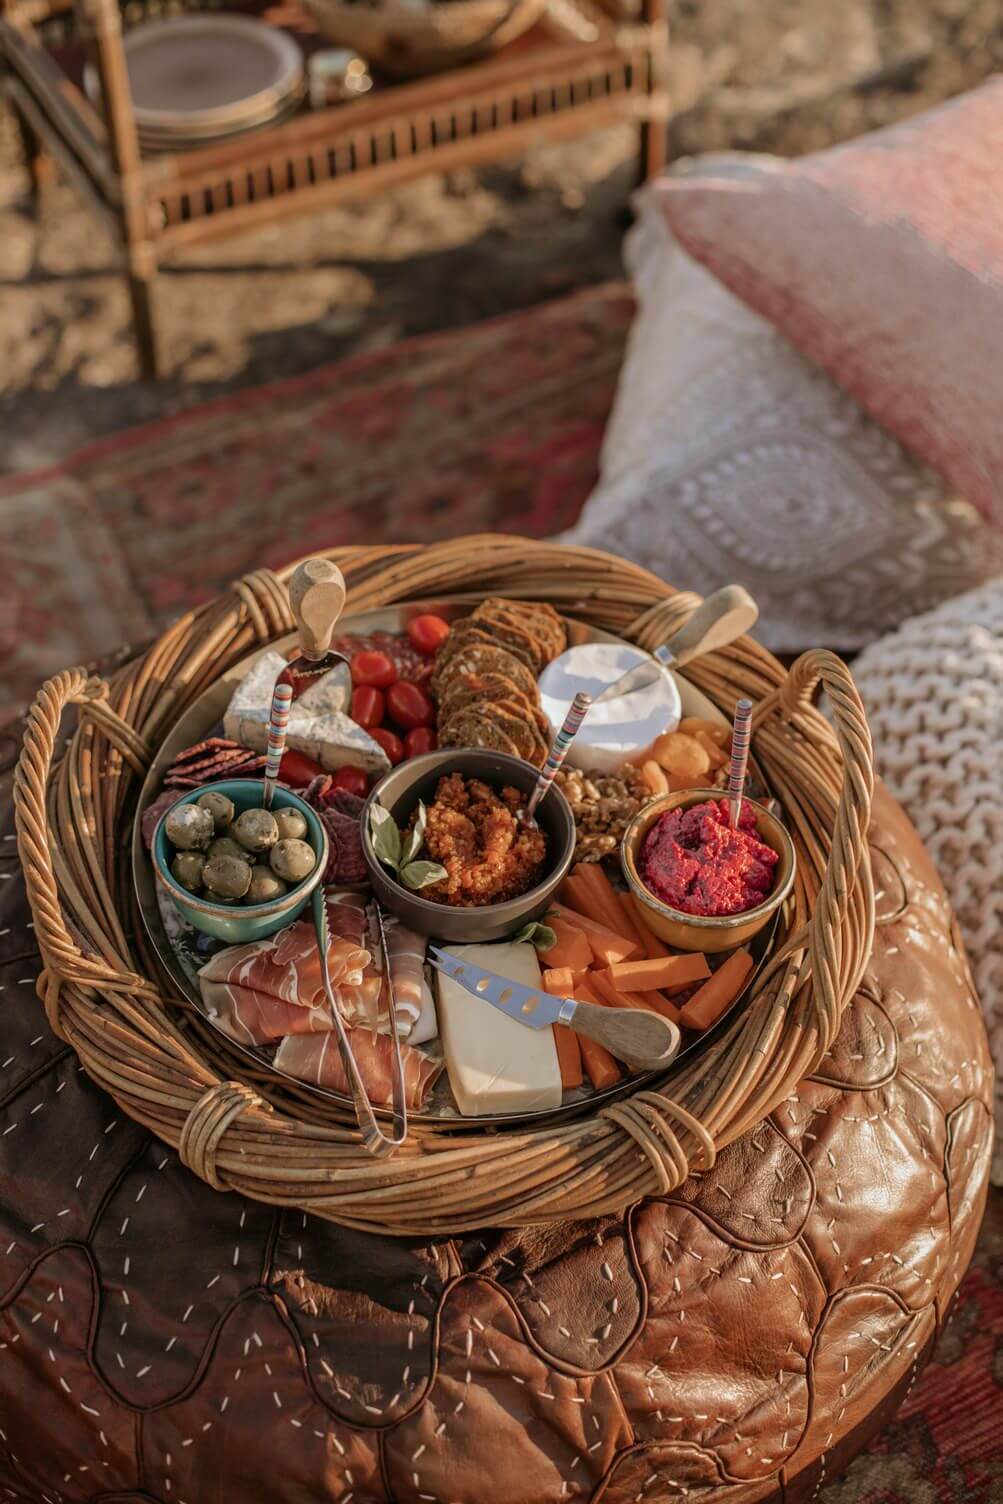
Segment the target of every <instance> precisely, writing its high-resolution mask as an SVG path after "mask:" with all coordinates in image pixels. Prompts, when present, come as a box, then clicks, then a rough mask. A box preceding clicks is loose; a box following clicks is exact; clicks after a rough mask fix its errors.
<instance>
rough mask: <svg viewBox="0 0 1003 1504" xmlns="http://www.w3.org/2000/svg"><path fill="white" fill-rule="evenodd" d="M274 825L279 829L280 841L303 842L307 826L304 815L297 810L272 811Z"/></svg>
mask: <svg viewBox="0 0 1003 1504" xmlns="http://www.w3.org/2000/svg"><path fill="white" fill-rule="evenodd" d="M274 814H275V823H276V825H277V826H278V827H279V840H280V841H290V840H296V841H303V840H305V839H306V833H307V830H308V829H309V826H308V825H307V823H306V815H304V814H303V812H302V811H301V810H298V809H277V810H275V811H274Z"/></svg>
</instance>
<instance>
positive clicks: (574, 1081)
mask: <svg viewBox="0 0 1003 1504" xmlns="http://www.w3.org/2000/svg"><path fill="white" fill-rule="evenodd" d="M553 1030H554V1043H555V1044H556V1046H557V1064H558V1066H559V1067H560V1072H561V1085H562V1086H563V1087H564V1089H565V1091H569V1090H570V1089H571V1088H572V1087H575V1086H581V1084H582V1080H583V1076H582V1051H581V1045H580V1043H579V1040H578V1035H577V1034H576V1033H575V1031H574V1029H569V1028H568V1026H567V1024H554V1025H553Z"/></svg>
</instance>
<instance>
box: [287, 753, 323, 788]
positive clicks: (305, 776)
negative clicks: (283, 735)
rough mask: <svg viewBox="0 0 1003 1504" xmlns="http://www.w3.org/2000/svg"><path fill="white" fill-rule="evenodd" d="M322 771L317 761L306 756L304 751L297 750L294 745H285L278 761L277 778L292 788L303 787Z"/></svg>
mask: <svg viewBox="0 0 1003 1504" xmlns="http://www.w3.org/2000/svg"><path fill="white" fill-rule="evenodd" d="M323 771H324V769H323V768H322V767H321V765H320V763H319V762H314V760H313V758H312V757H307V755H306V753H305V752H298V751H297V750H296V748H295V747H287V748H286V750H285V751H284V752H283V754H282V761H281V762H280V763H279V778H280V779H281V780H282V782H283V783H288V784H289V786H290V788H294V789H305V788H306V786H307V784H308V783H312V782H313V780H314V779H315V778H319V777H320V775H321V773H323Z"/></svg>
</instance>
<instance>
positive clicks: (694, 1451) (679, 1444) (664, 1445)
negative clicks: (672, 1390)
mask: <svg viewBox="0 0 1003 1504" xmlns="http://www.w3.org/2000/svg"><path fill="white" fill-rule="evenodd" d="M667 1451H672V1452H676V1453H686V1452H688V1453H689V1454H690V1455H691V1456H694V1457H702V1458H705V1459H706V1460H707V1461H708V1462H709V1463H710V1465H711V1466H712V1467H713V1468H714V1469H715V1471H716V1472H717V1475H718V1481H719V1482H721V1483H734V1482H738V1483H742V1484H748V1482H749V1481H750V1480H749V1479H747V1478H740V1479H734V1478H731V1477H729V1476H728V1474H727V1473H726V1472H725V1470H724V1468H723V1467H722V1465H721V1459H720V1457H718V1456H717V1454H716V1453H715V1452H710V1451H708V1450H707V1448H706V1447H702V1446H700V1444H699V1442H695V1441H638V1442H635V1443H634V1445H633V1446H629V1447H624V1449H623V1451H622V1452H618V1453H617V1454H616V1456H615V1457H614V1458H613V1461H612V1462H611V1463H610V1464H609V1466H608V1467H607V1469H606V1471H605V1473H604V1474H603V1476H602V1477H601V1478H600V1479H599V1482H598V1483H597V1484H596V1486H595V1488H594V1489H593V1490H592V1493H591V1494H590V1495H589V1504H599V1500H600V1499H601V1498H602V1496H603V1494H604V1493H605V1492H606V1490H607V1488H608V1487H609V1485H610V1483H611V1482H612V1481H613V1478H614V1475H615V1474H616V1472H617V1470H618V1469H619V1467H620V1465H621V1463H623V1462H626V1461H628V1460H629V1459H630V1458H631V1457H644V1456H646V1455H648V1454H650V1453H652V1452H667ZM658 1460H660V1459H654V1461H655V1462H656V1464H657V1461H658ZM756 1481H757V1482H761V1481H762V1480H761V1479H757V1480H756ZM701 1486H702V1485H701ZM652 1504H658V1501H657V1499H656V1498H655V1496H654V1495H653V1496H652Z"/></svg>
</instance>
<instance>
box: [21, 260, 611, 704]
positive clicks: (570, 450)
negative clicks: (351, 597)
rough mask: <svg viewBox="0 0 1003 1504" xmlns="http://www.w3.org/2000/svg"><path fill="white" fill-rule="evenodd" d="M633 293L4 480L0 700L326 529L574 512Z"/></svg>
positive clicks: (373, 359) (241, 403) (393, 352)
mask: <svg viewBox="0 0 1003 1504" xmlns="http://www.w3.org/2000/svg"><path fill="white" fill-rule="evenodd" d="M632 314H633V301H632V298H631V295H630V292H629V290H628V289H627V288H626V287H625V286H624V285H621V284H612V285H608V286H604V287H596V288H590V289H588V290H586V291H585V292H582V293H578V294H576V295H574V296H572V297H570V298H565V299H561V300H559V301H556V302H552V303H547V304H544V305H542V306H539V307H535V308H532V309H529V310H527V311H524V312H521V313H517V314H513V315H508V316H506V317H504V318H500V319H492V320H489V321H487V322H485V323H482V324H477V325H473V326H471V327H469V328H465V329H460V330H454V331H450V332H448V333H446V334H437V335H432V336H426V337H424V338H420V339H414V340H408V341H406V342H404V343H402V344H399V345H395V346H393V347H392V348H390V349H388V350H381V351H376V352H373V353H370V354H366V355H361V356H357V357H354V358H353V359H350V360H347V361H343V362H340V363H338V364H336V365H331V366H326V367H324V368H322V369H321V370H318V371H315V372H312V373H311V374H310V375H309V376H305V377H300V378H296V379H294V380H291V381H285V382H282V383H277V384H275V385H271V386H266V387H260V388H257V389H256V390H253V391H249V392H245V393H242V394H240V395H237V396H232V397H227V398H224V399H222V400H220V401H217V402H213V403H210V404H209V405H208V406H205V407H201V408H198V409H195V410H193V411H191V412H188V413H185V414H184V415H182V416H180V417H177V418H172V419H167V420H164V421H162V422H159V423H154V424H150V425H147V426H144V427H142V428H137V429H134V430H133V431H131V432H128V433H124V434H121V435H119V436H116V437H115V438H112V439H109V440H105V441H102V442H101V443H96V444H93V445H91V446H89V447H88V448H86V449H84V450H82V451H81V452H80V453H78V454H76V455H75V456H73V457H72V458H71V459H69V460H68V461H66V462H65V463H64V464H61V465H59V466H56V467H53V468H51V469H48V470H43V471H37V472H35V473H33V474H30V475H18V476H14V477H12V478H11V479H9V480H6V481H2V482H0V563H2V565H3V568H4V575H5V585H6V587H7V591H8V593H6V594H5V595H4V596H3V598H2V599H0V650H2V661H0V706H7V707H11V706H13V705H14V704H16V703H18V702H21V701H24V700H26V699H28V698H29V697H30V696H31V695H32V693H33V692H34V690H35V688H36V687H37V684H38V681H39V680H40V679H42V678H44V677H45V675H46V674H48V673H50V672H52V671H53V670H55V669H57V668H62V667H63V666H65V665H66V664H68V663H72V662H80V661H89V660H90V659H93V658H97V657H99V656H101V655H102V654H104V653H106V652H108V651H110V650H113V649H114V648H116V647H117V646H119V645H120V644H121V643H123V642H137V641H141V640H142V639H143V638H144V637H146V636H149V635H150V634H152V633H153V632H155V631H156V630H157V629H158V628H160V627H162V626H164V625H166V623H167V622H168V621H170V620H171V619H172V618H173V617H175V616H177V615H178V614H179V613H180V612H182V611H184V610H186V609H187V608H188V607H190V606H192V605H197V604H198V603H199V602H201V601H203V600H206V599H208V598H209V597H211V596H213V595H215V594H217V593H218V592H219V591H221V590H224V589H225V588H226V587H227V585H228V584H229V582H230V581H231V580H233V579H234V578H236V577H237V576H239V575H242V574H245V573H246V572H248V571H249V570H252V569H257V568H260V567H261V566H263V565H267V566H271V567H275V566H277V565H280V564H284V563H286V562H288V561H289V560H290V559H293V558H295V557H297V556H298V555H301V554H304V553H308V552H309V551H310V550H311V549H312V548H315V547H317V548H320V547H331V546H332V545H333V544H338V543H358V542H368V543H379V542H384V541H390V540H403V541H414V542H431V541H432V540H434V539H438V538H445V537H452V536H455V535H458V534H461V533H475V532H489V531H495V532H517V533H523V534H527V535H529V536H532V537H543V536H546V535H547V534H550V533H554V532H558V531H559V530H560V529H562V528H564V527H567V526H569V525H570V523H571V522H573V521H574V519H575V517H576V516H577V515H578V512H579V510H580V508H581V506H582V503H583V502H584V501H585V498H586V497H587V495H588V494H589V491H590V490H591V488H592V486H593V484H594V481H595V479H596V475H597V469H598V454H599V445H600V443H601V440H602V435H603V429H604V427H605V424H606V419H607V416H608V414H609V409H610V406H611V404H612V401H613V394H614V391H615V389H616V380H617V375H618V372H619V369H620V363H621V359H622V356H623V347H624V342H625V340H626V335H627V330H628V327H629V324H630V319H631V317H632Z"/></svg>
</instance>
